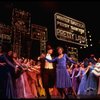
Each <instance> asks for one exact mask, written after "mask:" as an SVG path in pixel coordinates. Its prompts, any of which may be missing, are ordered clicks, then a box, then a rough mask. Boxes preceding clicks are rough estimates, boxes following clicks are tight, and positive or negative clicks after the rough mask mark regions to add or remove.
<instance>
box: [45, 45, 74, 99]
mask: <svg viewBox="0 0 100 100" xmlns="http://www.w3.org/2000/svg"><path fill="white" fill-rule="evenodd" d="M57 50H58V54H59V55H58V57H55V58H54V59H53V60H49V59H47V58H46V60H47V61H49V62H55V61H56V62H57V68H56V87H57V88H58V91H59V92H60V94H61V96H63V93H64V95H65V96H66V92H65V90H64V89H65V88H68V90H72V82H71V78H70V75H69V73H68V71H67V70H66V63H67V60H69V61H70V62H71V63H75V62H74V61H72V60H71V59H69V57H68V56H67V54H63V48H62V47H58V48H57ZM66 97H67V96H66Z"/></svg>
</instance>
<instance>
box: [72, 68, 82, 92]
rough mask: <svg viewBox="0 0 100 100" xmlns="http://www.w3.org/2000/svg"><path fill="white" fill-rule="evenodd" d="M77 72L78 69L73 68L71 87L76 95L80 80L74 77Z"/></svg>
mask: <svg viewBox="0 0 100 100" xmlns="http://www.w3.org/2000/svg"><path fill="white" fill-rule="evenodd" d="M78 72H79V68H74V69H73V71H72V77H71V78H72V86H73V88H74V90H75V92H76V93H77V91H78V87H79V83H80V78H79V77H75V76H76V75H77V74H78Z"/></svg>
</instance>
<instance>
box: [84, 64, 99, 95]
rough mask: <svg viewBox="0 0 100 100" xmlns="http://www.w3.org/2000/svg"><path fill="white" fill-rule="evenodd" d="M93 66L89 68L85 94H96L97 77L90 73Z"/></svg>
mask: <svg viewBox="0 0 100 100" xmlns="http://www.w3.org/2000/svg"><path fill="white" fill-rule="evenodd" d="M93 69H94V66H91V67H90V69H89V75H88V79H87V83H86V90H85V93H86V95H92V96H93V95H96V94H97V89H98V87H97V77H96V76H95V75H94V74H93V73H92V70H93Z"/></svg>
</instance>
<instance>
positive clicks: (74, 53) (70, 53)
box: [67, 47, 78, 62]
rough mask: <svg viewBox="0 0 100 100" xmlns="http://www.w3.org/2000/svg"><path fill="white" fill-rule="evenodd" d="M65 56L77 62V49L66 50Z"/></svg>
mask: <svg viewBox="0 0 100 100" xmlns="http://www.w3.org/2000/svg"><path fill="white" fill-rule="evenodd" d="M67 54H68V56H69V57H71V58H72V59H73V60H74V61H76V62H77V61H78V49H77V48H74V47H68V48H67Z"/></svg>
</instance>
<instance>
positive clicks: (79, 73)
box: [75, 69, 81, 77]
mask: <svg viewBox="0 0 100 100" xmlns="http://www.w3.org/2000/svg"><path fill="white" fill-rule="evenodd" d="M80 75H81V69H80V70H79V72H78V74H77V75H76V76H75V77H79V76H80Z"/></svg>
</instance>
